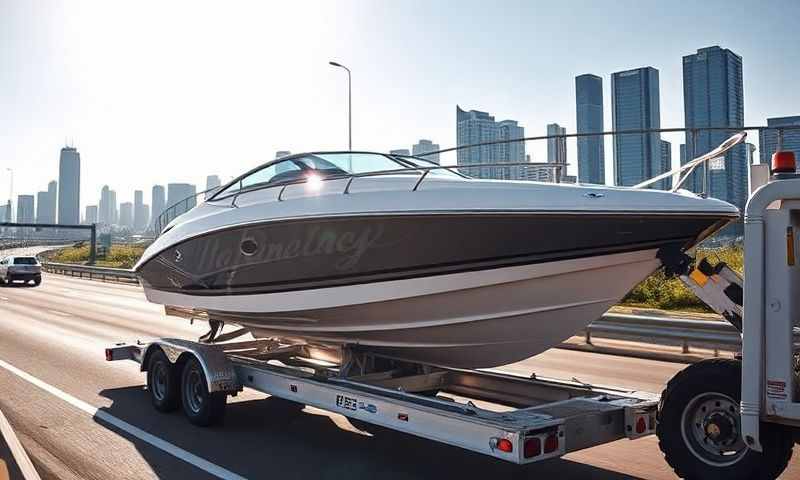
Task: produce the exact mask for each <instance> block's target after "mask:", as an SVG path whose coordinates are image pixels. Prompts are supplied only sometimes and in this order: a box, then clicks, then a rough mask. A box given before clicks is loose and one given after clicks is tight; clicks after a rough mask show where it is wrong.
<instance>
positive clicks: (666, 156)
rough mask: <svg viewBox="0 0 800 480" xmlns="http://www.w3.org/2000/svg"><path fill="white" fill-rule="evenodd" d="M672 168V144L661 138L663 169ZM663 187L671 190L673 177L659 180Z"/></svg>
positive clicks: (667, 170) (666, 170)
mask: <svg viewBox="0 0 800 480" xmlns="http://www.w3.org/2000/svg"><path fill="white" fill-rule="evenodd" d="M670 170H672V144H671V143H669V142H668V141H666V140H661V171H663V172H669V171H670ZM658 183H660V184H661V188H663V189H664V190H669V189H670V188H672V179H671V178H667V179H664V180H661V181H660V182H658Z"/></svg>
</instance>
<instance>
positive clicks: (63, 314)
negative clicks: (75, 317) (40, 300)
mask: <svg viewBox="0 0 800 480" xmlns="http://www.w3.org/2000/svg"><path fill="white" fill-rule="evenodd" d="M46 310H47V311H48V312H50V313H54V314H56V315H60V316H62V317H71V316H72V314H71V313H67V312H62V311H61V310H51V309H49V308H48V309H46Z"/></svg>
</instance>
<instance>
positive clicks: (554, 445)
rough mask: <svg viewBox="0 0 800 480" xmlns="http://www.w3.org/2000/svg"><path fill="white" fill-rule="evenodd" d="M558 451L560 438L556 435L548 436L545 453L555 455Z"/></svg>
mask: <svg viewBox="0 0 800 480" xmlns="http://www.w3.org/2000/svg"><path fill="white" fill-rule="evenodd" d="M556 450H558V437H557V436H556V434H555V433H554V434H551V435H548V436H547V438H546V439H545V441H544V453H553V452H555V451H556Z"/></svg>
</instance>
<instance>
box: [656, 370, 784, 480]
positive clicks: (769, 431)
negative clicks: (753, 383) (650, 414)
mask: <svg viewBox="0 0 800 480" xmlns="http://www.w3.org/2000/svg"><path fill="white" fill-rule="evenodd" d="M741 384H742V365H741V362H740V361H738V360H728V359H711V360H704V361H702V362H699V363H696V364H694V365H690V366H689V367H687V368H685V369H684V370H683V371H681V372H679V373H678V374H677V375H675V377H673V378H672V379H671V380H670V381H669V383H668V384H667V388H666V389H665V390H664V392H663V393H662V394H661V403H660V405H659V409H658V425H657V427H656V435H658V440H659V441H658V446H659V448H660V449H661V451H662V452H663V453H664V458H665V459H666V461H667V463H669V465H670V466H671V467H672V468H673V470H675V473H676V474H677V475H678V476H679V477H681V478H685V479H687V480H692V479H704V480H705V479H720V480H722V479H724V480H737V479H750V478H759V479H774V478H776V477H777V476H778V475H780V474H781V472H783V470H784V469H785V468H786V466H787V465H788V463H789V459H790V458H791V456H792V447H793V445H794V442H793V441H792V434H791V431H789V429H787V428H785V427H782V426H780V425H776V424H771V423H762V424H761V432H760V437H761V444H762V447H763V449H764V451H763V452H761V453H759V452H756V451H754V450H751V449H749V448H748V447H747V445H746V444H745V442H744V440H743V439H742V436H741V419H740V415H739V402H740V400H741Z"/></svg>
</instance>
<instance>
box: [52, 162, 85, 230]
mask: <svg viewBox="0 0 800 480" xmlns="http://www.w3.org/2000/svg"><path fill="white" fill-rule="evenodd" d="M80 204H81V155H80V153H78V150H77V149H75V148H74V147H64V148H62V149H61V156H60V158H59V162H58V223H59V224H61V225H77V224H78V223H80V221H81V211H80Z"/></svg>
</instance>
